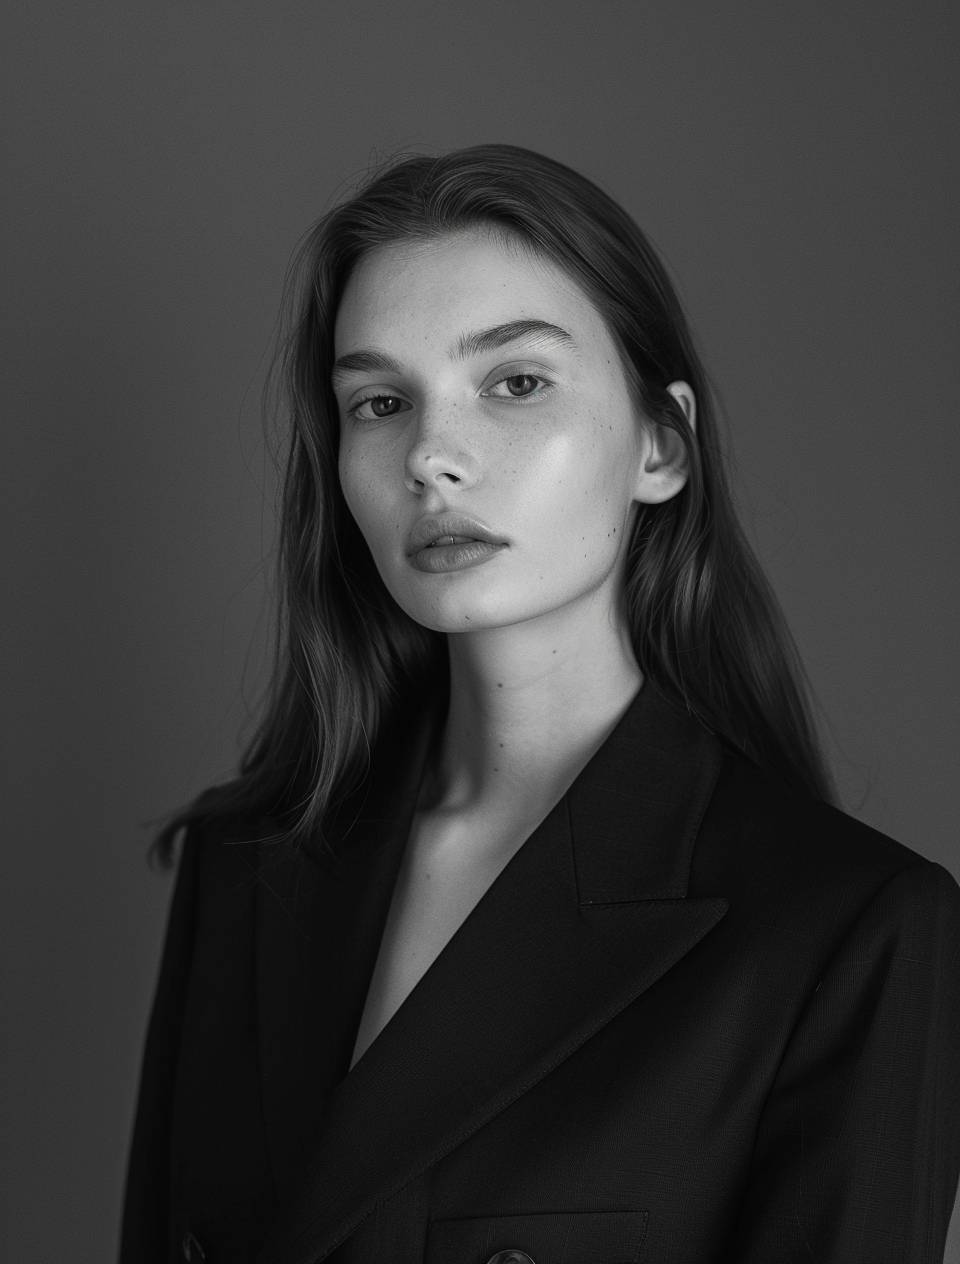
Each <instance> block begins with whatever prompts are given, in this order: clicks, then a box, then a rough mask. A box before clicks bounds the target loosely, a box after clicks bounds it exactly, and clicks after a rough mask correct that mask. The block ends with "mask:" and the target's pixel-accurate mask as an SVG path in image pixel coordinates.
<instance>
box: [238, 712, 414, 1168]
mask: <svg viewBox="0 0 960 1264" xmlns="http://www.w3.org/2000/svg"><path fill="white" fill-rule="evenodd" d="M421 718H422V722H421V723H419V724H415V727H414V731H413V733H412V734H411V732H410V729H409V725H408V727H407V728H406V729H405V730H402V729H400V728H399V726H398V725H397V724H394V725H392V726H390V727H389V728H388V729H387V730H386V732H385V734H384V735H383V737H382V738H381V740H380V741H379V742H378V745H377V755H376V757H375V759H374V760H373V761H372V768H371V772H370V774H369V776H368V778H367V779H366V781H365V782H364V784H363V785H362V786H361V787H360V789H359V790H357V791H355V792H354V793H353V794H351V795H350V796H349V797H348V798H347V799H346V800H345V802H344V804H343V805H342V806H341V808H340V810H339V811H338V812H337V814H336V817H335V819H334V821H333V822H332V823H331V825H330V830H329V834H330V840H331V843H332V844H333V846H334V848H335V849H336V852H337V856H336V858H333V857H331V856H330V855H329V854H328V853H326V852H324V851H322V850H321V849H320V848H319V847H318V846H314V845H312V846H311V847H310V848H309V850H308V851H306V852H301V853H295V852H293V851H292V850H291V849H289V848H288V847H286V846H276V845H273V844H267V845H261V847H260V850H259V854H258V878H259V881H258V887H257V914H256V916H257V929H256V989H257V1021H258V1042H259V1053H260V1071H261V1093H262V1100H263V1109H264V1118H265V1126H266V1133H267V1143H268V1147H269V1151H270V1161H271V1165H272V1167H273V1171H274V1176H275V1179H276V1182H277V1186H278V1188H279V1189H280V1190H289V1189H291V1188H292V1187H293V1186H295V1185H296V1184H297V1183H298V1182H299V1181H300V1180H302V1177H303V1172H304V1170H305V1168H306V1166H307V1163H308V1159H309V1157H310V1153H311V1149H312V1146H313V1144H314V1142H315V1138H316V1136H317V1134H318V1129H319V1127H320V1122H321V1119H322V1116H323V1112H324V1109H325V1107H326V1105H327V1099H328V1096H329V1094H330V1093H331V1091H332V1090H333V1088H334V1086H335V1085H336V1084H337V1083H338V1082H339V1081H340V1080H342V1079H343V1077H344V1076H345V1075H346V1074H347V1068H348V1066H349V1064H350V1057H351V1054H352V1052H353V1045H354V1040H355V1038H356V1032H357V1027H358V1026H359V1022H360V1015H361V1012H362V1008H363V1003H364V1001H365V999H366V994H367V988H368V986H369V980H370V975H371V974H372V972H373V966H374V962H375V960H376V954H377V950H378V948H379V945H380V937H381V934H382V932H383V925H384V922H385V920H386V916H387V910H388V908H389V905H390V898H391V895H392V893H393V887H394V882H395V880H396V875H397V870H398V869H399V866H400V861H401V858H402V855H403V850H404V846H405V844H406V840H407V836H408V835H409V832H410V825H411V821H412V818H413V813H414V809H415V807H416V800H417V794H418V792H419V786H420V778H421V775H422V769H423V763H424V760H425V758H426V752H427V749H428V746H429V741H430V738H431V736H432V733H433V728H434V724H433V712H432V711H429V710H428V711H427V712H425V713H424V715H423V716H422V717H421Z"/></svg>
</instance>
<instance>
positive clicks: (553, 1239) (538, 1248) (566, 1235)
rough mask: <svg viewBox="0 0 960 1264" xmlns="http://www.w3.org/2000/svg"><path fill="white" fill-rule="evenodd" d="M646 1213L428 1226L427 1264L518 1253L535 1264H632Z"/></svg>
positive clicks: (459, 1263) (475, 1219) (472, 1263)
mask: <svg viewBox="0 0 960 1264" xmlns="http://www.w3.org/2000/svg"><path fill="white" fill-rule="evenodd" d="M647 1215H648V1213H647V1212H645V1211H554V1212H538V1213H536V1214H532V1215H520V1216H464V1217H457V1218H455V1219H453V1218H451V1219H440V1220H432V1221H431V1222H430V1225H429V1228H428V1232H427V1255H426V1264H488V1261H489V1260H490V1257H491V1256H492V1255H496V1253H497V1252H498V1251H510V1250H514V1251H523V1252H524V1253H525V1254H526V1255H528V1256H529V1257H530V1259H531V1260H533V1262H534V1264H636V1261H637V1260H639V1259H640V1251H641V1249H642V1248H643V1240H644V1238H645V1237H646V1233H647Z"/></svg>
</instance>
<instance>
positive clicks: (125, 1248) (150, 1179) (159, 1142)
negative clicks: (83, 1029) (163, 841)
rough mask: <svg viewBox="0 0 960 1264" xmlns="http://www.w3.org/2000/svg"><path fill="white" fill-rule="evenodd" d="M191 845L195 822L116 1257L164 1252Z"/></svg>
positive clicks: (164, 966) (169, 937) (178, 888)
mask: <svg viewBox="0 0 960 1264" xmlns="http://www.w3.org/2000/svg"><path fill="white" fill-rule="evenodd" d="M198 852H199V843H198V839H197V837H196V834H195V827H189V828H188V829H187V831H186V833H185V836H184V840H183V847H182V849H181V852H180V859H179V862H178V865H177V874H176V881H175V883H174V888H173V895H172V898H171V901H170V906H169V911H168V915H167V926H166V935H165V939H164V943H163V951H162V955H161V959H160V971H159V975H158V979H157V986H156V990H155V993H154V999H153V1006H152V1009H151V1013H150V1019H149V1023H148V1025H147V1034H146V1041H145V1045H144V1053H143V1059H142V1064H141V1070H140V1087H139V1092H138V1096H137V1106H136V1114H135V1118H134V1126H133V1135H132V1140H131V1144H130V1150H129V1156H128V1162H127V1174H126V1187H125V1191H124V1199H123V1216H122V1224H121V1230H120V1257H119V1258H120V1264H162V1262H164V1261H166V1260H168V1259H169V1241H168V1239H169V1235H170V1175H171V1173H170V1162H171V1144H170V1143H171V1115H172V1108H173V1093H174V1082H175V1077H176V1068H177V1056H178V1050H179V1046H180V1030H181V1024H182V1021H183V1012H184V1002H185V998H186V985H187V976H188V973H189V966H190V957H191V953H192V949H193V926H194V915H195V904H196V885H197V876H196V875H197V863H198V862H197V855H198Z"/></svg>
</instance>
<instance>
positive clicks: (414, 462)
mask: <svg viewBox="0 0 960 1264" xmlns="http://www.w3.org/2000/svg"><path fill="white" fill-rule="evenodd" d="M457 414H458V410H457V408H456V406H450V407H444V406H443V405H434V406H432V407H431V408H430V410H429V412H427V411H426V410H424V411H422V412H421V415H420V417H419V418H418V424H417V428H416V432H415V434H414V437H413V440H412V442H411V444H410V447H409V448H408V449H407V455H406V460H405V479H404V481H405V483H406V485H407V488H408V489H409V490H410V491H412V492H417V493H422V492H423V491H424V490H425V489H426V488H428V487H430V486H431V485H433V484H436V485H437V486H440V487H442V486H444V485H446V484H453V485H455V486H458V487H460V486H470V485H471V484H473V483H475V482H476V481H477V478H478V477H479V464H478V461H477V457H476V454H475V453H473V452H472V451H470V450H469V448H468V446H467V444H466V443H465V442H464V436H463V432H462V424H461V423H462V422H463V421H464V418H463V417H462V416H459V417H458V415H457Z"/></svg>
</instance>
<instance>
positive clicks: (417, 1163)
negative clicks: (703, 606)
mask: <svg viewBox="0 0 960 1264" xmlns="http://www.w3.org/2000/svg"><path fill="white" fill-rule="evenodd" d="M425 727H426V725H424V726H422V729H423V728H425ZM422 729H421V734H420V736H419V737H418V740H417V743H416V745H415V746H414V747H413V748H411V751H410V753H409V755H408V758H407V759H406V760H405V761H404V762H403V770H402V775H401V777H400V779H399V780H394V782H393V783H392V784H391V785H388V786H386V788H385V789H386V796H387V797H386V800H385V801H386V802H388V803H390V804H392V805H393V806H392V813H390V814H384V813H381V818H382V817H383V816H384V815H388V817H389V821H388V823H387V828H386V829H385V831H384V833H383V834H382V836H381V837H380V838H379V840H378V838H377V837H376V833H377V831H376V830H375V829H374V830H371V829H370V828H369V821H365V823H364V824H363V825H362V826H361V828H360V830H359V831H358V834H357V838H356V845H357V850H356V855H355V858H354V857H352V858H351V862H350V865H349V866H348V868H347V869H346V870H345V874H346V876H344V877H342V878H341V879H339V880H337V881H329V880H327V879H326V878H325V877H323V876H322V875H321V876H318V875H315V876H314V877H313V878H311V880H310V885H309V895H308V897H307V899H306V900H305V902H304V904H303V908H304V909H310V910H311V916H320V917H326V918H328V922H327V926H328V930H327V931H323V930H320V931H318V932H315V934H314V941H313V943H312V944H311V945H310V946H309V948H308V950H307V951H308V952H309V953H314V952H316V951H317V950H318V949H322V950H323V952H324V953H325V954H326V960H325V961H322V960H318V959H317V958H316V957H314V958H313V959H312V960H307V959H305V958H304V956H303V955H302V954H303V949H302V948H301V949H300V950H298V952H297V953H294V954H293V955H294V956H296V957H297V959H296V960H293V957H292V956H291V954H292V953H293V950H292V949H291V948H290V946H289V942H290V939H291V936H290V935H289V933H284V932H283V931H282V930H280V931H279V932H278V933H275V934H272V933H271V932H270V931H269V924H272V925H273V926H274V927H277V926H278V921H277V917H276V915H275V914H274V913H269V912H268V910H269V907H270V901H269V900H265V902H264V912H265V919H264V920H265V923H267V924H268V925H267V926H265V930H266V932H267V934H266V938H267V943H266V944H265V945H264V947H265V948H266V951H265V952H264V953H263V955H262V958H261V961H262V965H261V989H260V995H261V1001H262V1004H263V1008H264V1017H265V1018H266V1019H267V1021H268V1022H269V1013H267V1012H266V1011H269V1010H270V1009H271V1006H272V1005H274V1004H275V1003H276V1001H275V989H276V987H277V976H276V975H275V974H274V973H273V971H275V970H277V969H281V968H283V965H284V963H286V964H288V965H289V967H290V969H291V972H292V974H294V975H296V976H297V977H299V978H300V979H301V980H308V981H309V986H310V987H311V988H312V989H313V995H312V996H311V997H308V998H307V997H305V998H304V1002H305V1003H306V1004H307V1005H308V1006H312V1007H313V1008H312V1010H311V1011H310V1012H311V1013H312V1015H313V1016H314V1017H313V1018H306V1019H303V1018H301V1019H300V1020H296V1019H293V1020H289V1019H287V1018H284V1019H283V1020H282V1021H280V1022H279V1023H275V1024H274V1026H273V1030H272V1031H271V1032H266V1030H265V1034H264V1054H265V1058H266V1062H267V1063H268V1064H270V1063H271V1062H272V1064H273V1070H272V1072H268V1073H269V1078H270V1080H271V1081H272V1082H273V1083H274V1085H275V1088H274V1090H273V1091H272V1093H271V1094H269V1095H268V1097H269V1099H270V1100H272V1101H273V1103H274V1110H275V1112H276V1113H275V1127H274V1128H273V1129H272V1131H273V1132H274V1133H275V1135H279V1134H280V1133H281V1132H282V1127H281V1125H280V1122H279V1121H280V1118H281V1115H282V1116H283V1117H284V1118H286V1119H289V1118H290V1117H291V1116H290V1115H289V1114H288V1112H289V1111H291V1110H292V1111H293V1112H294V1114H296V1112H297V1110H300V1111H303V1109H304V1100H303V1097H302V1096H301V1097H297V1098H296V1101H294V1100H293V1098H294V1096H295V1092H294V1088H293V1084H292V1082H291V1063H290V1061H289V1057H290V1053H291V1045H290V1043H289V1042H290V1041H293V1040H295V1039H297V1038H298V1035H299V1036H300V1038H301V1040H302V1043H301V1046H300V1047H301V1048H302V1049H307V1050H309V1049H311V1048H313V1049H314V1050H315V1051H316V1052H315V1054H314V1056H315V1057H316V1058H317V1059H318V1061H317V1063H316V1067H315V1069H318V1075H319V1079H318V1078H317V1075H311V1069H310V1067H306V1068H304V1067H303V1066H301V1067H300V1068H299V1072H298V1073H297V1074H296V1079H297V1081H299V1083H300V1085H301V1086H302V1085H303V1084H307V1083H310V1084H312V1087H311V1088H310V1090H309V1093H308V1097H309V1099H310V1101H311V1103H312V1106H311V1108H310V1109H309V1110H308V1112H307V1113H308V1114H309V1115H310V1119H309V1123H308V1124H307V1125H305V1126H304V1127H302V1128H301V1132H300V1138H299V1144H298V1145H297V1146H296V1147H294V1146H291V1145H288V1146H287V1147H286V1148H285V1156H286V1157H282V1158H281V1171H282V1173H283V1175H284V1177H285V1178H288V1179H295V1185H294V1190H293V1193H292V1196H291V1197H290V1199H289V1202H288V1204H287V1206H286V1207H285V1209H284V1211H283V1212H282V1214H281V1216H280V1217H279V1218H278V1221H277V1224H276V1226H275V1231H274V1233H273V1234H272V1236H271V1238H270V1240H269V1241H268V1242H267V1243H266V1245H265V1246H264V1249H263V1251H262V1252H261V1254H260V1256H259V1257H258V1264H307V1261H310V1262H311V1264H314V1262H317V1261H320V1260H322V1259H324V1258H325V1257H326V1256H327V1255H328V1254H329V1253H330V1252H331V1251H332V1250H334V1249H335V1248H336V1246H338V1245H339V1243H341V1242H342V1241H343V1240H344V1239H345V1238H346V1237H348V1236H349V1234H350V1233H352V1232H353V1231H354V1229H355V1228H356V1227H357V1225H358V1224H359V1223H360V1222H361V1221H362V1220H363V1219H364V1217H365V1216H367V1215H368V1214H369V1213H370V1212H371V1210H372V1209H373V1207H374V1205H375V1203H376V1202H377V1201H379V1200H382V1199H384V1198H387V1197H389V1196H390V1195H392V1194H393V1193H395V1192H396V1191H397V1190H399V1189H400V1188H401V1187H402V1186H403V1185H405V1184H406V1183H407V1182H408V1181H410V1180H411V1179H413V1178H414V1177H415V1176H417V1175H418V1174H419V1173H420V1172H422V1171H424V1170H425V1169H426V1168H427V1167H429V1166H430V1165H431V1164H432V1163H435V1162H436V1161H438V1160H439V1159H440V1158H442V1157H443V1155H445V1154H447V1153H448V1152H449V1151H450V1150H452V1149H453V1148H454V1147H456V1146H457V1145H460V1144H461V1143H462V1142H463V1141H464V1140H466V1138H467V1137H469V1136H470V1135H471V1133H473V1132H475V1131H476V1130H477V1129H478V1128H480V1127H481V1126H482V1125H483V1124H484V1123H485V1122H486V1121H487V1120H489V1119H491V1118H492V1117H493V1116H494V1115H496V1114H497V1113H498V1112H499V1111H501V1110H503V1109H504V1108H505V1107H506V1106H508V1105H509V1104H510V1103H511V1102H512V1101H514V1100H515V1099H516V1098H517V1097H519V1096H520V1095H521V1094H522V1093H523V1092H525V1091H527V1090H528V1089H529V1088H531V1087H532V1086H533V1085H534V1084H536V1083H537V1082H538V1081H539V1080H540V1079H541V1078H542V1077H543V1076H545V1075H546V1074H548V1073H549V1072H550V1071H551V1070H552V1069H553V1068H554V1067H556V1066H557V1065H558V1064H559V1063H560V1062H562V1061H563V1060H564V1059H565V1058H567V1057H569V1056H570V1055H571V1054H572V1053H573V1052H574V1051H575V1050H576V1049H578V1048H579V1047H580V1045H582V1044H583V1042H584V1041H586V1040H588V1039H589V1038H590V1036H591V1035H593V1034H594V1033H595V1032H596V1031H598V1030H599V1029H600V1028H601V1027H602V1026H603V1025H604V1024H605V1023H607V1022H609V1021H610V1020H611V1019H612V1018H614V1017H615V1016H616V1015H617V1014H618V1013H619V1012H620V1011H621V1010H622V1009H623V1008H624V1007H625V1006H626V1005H629V1004H630V1003H631V1002H632V1001H633V1000H635V999H636V998H637V997H638V996H640V995H641V993H642V992H643V991H644V990H645V989H646V988H648V987H650V986H651V984H653V983H654V982H656V980H657V979H659V978H660V977H661V976H662V975H663V974H664V973H665V972H666V971H667V970H669V969H670V967H671V966H672V965H674V964H675V963H676V962H677V961H679V960H680V958H681V957H683V956H684V955H685V954H686V953H687V952H689V950H690V949H691V948H692V947H693V946H694V945H695V944H696V943H697V942H699V940H701V939H702V938H703V936H704V935H706V934H707V933H708V932H709V931H710V930H711V929H712V927H713V926H714V925H716V923H717V922H718V921H719V920H720V918H721V917H722V916H723V915H724V913H725V912H726V909H727V903H726V901H725V900H724V899H722V898H720V897H717V898H712V899H687V898H686V891H687V883H688V875H689V867H690V859H691V855H692V849H693V844H694V840H695V837H696V832H697V829H698V827H699V823H700V820H701V818H702V815H703V812H704V810H705V807H706V804H707V802H708V800H709V797H710V794H711V792H712V789H713V785H714V782H715V780H716V777H717V774H718V771H719V765H720V758H721V755H720V746H719V742H718V741H717V740H716V739H715V738H714V737H713V736H712V735H711V734H710V733H709V732H708V731H707V730H706V729H705V728H703V727H702V726H701V725H700V724H699V723H698V722H696V721H695V720H693V719H692V718H691V717H689V716H688V715H687V714H686V713H685V712H683V711H681V710H679V709H678V708H676V707H674V706H673V705H672V704H669V703H667V702H666V701H665V700H664V699H663V698H661V697H660V695H659V694H658V693H657V692H656V691H655V689H654V688H653V686H652V685H650V684H649V683H647V684H645V685H644V687H643V688H642V689H641V690H640V692H639V693H638V694H637V696H636V697H635V698H634V700H633V701H632V702H631V704H630V706H629V707H628V708H627V710H626V712H625V713H624V715H623V716H622V717H621V719H620V721H619V723H618V724H617V726H616V727H615V729H614V730H613V732H612V733H611V734H610V736H609V737H608V738H607V740H606V741H605V742H604V743H603V745H602V746H601V747H600V749H599V750H598V751H597V752H596V753H595V754H594V756H593V758H592V759H591V760H590V761H589V763H588V764H587V765H586V766H585V767H584V769H583V770H582V771H581V773H580V774H579V776H578V777H577V778H576V780H575V781H574V783H573V785H572V786H571V787H570V789H569V790H568V791H567V793H566V794H565V795H564V796H563V797H562V798H561V799H560V801H559V802H558V803H557V804H556V805H555V806H554V807H553V808H552V810H551V811H550V812H549V813H548V815H547V816H546V818H545V819H544V820H543V821H542V822H541V823H540V825H539V826H538V827H537V828H536V830H535V831H534V832H533V833H532V834H531V835H530V837H529V838H528V839H527V840H526V841H525V843H524V844H523V846H522V847H520V849H519V850H518V851H517V852H516V853H515V855H514V856H513V857H512V859H511V860H510V862H509V863H508V864H507V865H506V867H505V868H504V869H503V870H502V872H501V873H500V874H499V876H498V877H497V878H496V880H495V881H494V882H493V884H492V885H491V886H490V888H489V889H488V890H487V892H486V893H485V894H484V896H483V897H482V898H481V900H480V901H479V902H478V904H477V905H476V906H475V908H474V909H473V910H472V912H471V913H470V914H469V916H468V917H467V918H466V920H465V921H464V922H463V924H462V925H461V926H460V927H459V929H458V930H457V932H456V933H455V934H454V936H453V937H452V938H451V939H450V941H449V942H448V944H447V945H446V947H445V948H444V949H443V951H442V952H441V953H440V954H439V956H438V957H437V958H436V960H435V961H434V963H433V964H432V966H431V967H430V968H429V969H428V970H427V972H426V973H425V974H424V976H423V977H422V979H421V980H420V982H419V983H418V985H417V986H416V987H415V988H414V990H413V991H412V992H411V993H410V995H409V996H408V998H407V999H406V1001H405V1002H404V1004H403V1005H402V1006H401V1007H400V1009H399V1010H398V1011H397V1013H396V1014H395V1015H394V1017H393V1018H392V1020H391V1021H390V1023H389V1024H388V1025H387V1026H386V1027H385V1028H384V1030H383V1032H382V1033H381V1034H380V1036H379V1037H378V1038H377V1039H376V1040H375V1041H374V1042H373V1044H372V1045H371V1046H370V1047H369V1049H368V1050H367V1051H366V1053H365V1054H364V1056H363V1057H362V1058H361V1059H360V1061H359V1062H358V1063H357V1065H356V1067H355V1068H354V1069H353V1070H352V1071H351V1072H350V1073H349V1074H345V1075H343V1076H342V1078H340V1079H339V1082H337V1080H336V1074H335V1071H336V1069H339V1070H340V1071H341V1072H343V1071H345V1062H344V1050H346V1054H345V1057H346V1059H348V1058H349V1052H350V1051H349V1049H347V1044H348V1043H349V1044H350V1045H351V1046H352V1040H353V1035H354V1033H355V1031H356V1026H357V1023H358V1021H359V1014H360V1009H361V1007H362V1005H363V1001H364V999H365V994H366V986H367V983H368V981H369V977H370V973H371V972H372V969H373V963H374V959H375V955H376V951H377V948H378V946H379V936H380V933H381V931H382V928H383V922H384V920H385V918H386V913H387V908H388V905H389V899H390V895H391V892H392V884H393V879H394V878H395V876H396V871H397V869H398V867H399V861H400V858H401V855H402V851H403V847H404V844H405V842H406V837H407V835H408V833H409V826H410V822H411V819H412V814H413V809H414V806H415V803H416V798H417V793H418V791H419V783H420V775H421V773H422V768H423V761H424V759H425V756H426V751H427V739H426V737H425V736H424V735H423V731H422ZM368 802H369V801H368ZM373 807H374V808H376V807H377V802H376V800H374V801H373ZM371 819H374V818H371ZM354 859H355V862H356V863H355V864H354V863H353V862H354ZM302 891H303V888H302V889H301V893H302ZM345 910H346V912H345ZM353 919H355V921H353ZM348 920H351V921H353V926H352V927H346V922H347V921H348ZM331 929H332V934H331ZM354 930H356V931H357V932H358V933H357V934H356V935H355V939H354V941H353V945H352V946H351V942H350V936H351V935H352V934H353V933H354ZM344 935H346V939H345V940H344V939H343V938H341V937H343V936H344ZM335 939H336V941H337V942H336V943H335V942H334V940H335ZM271 943H272V944H273V947H272V948H271V947H270V944H271ZM338 952H339V953H340V954H341V955H340V956H337V955H336V954H337V953H338ZM331 954H332V955H331ZM344 954H346V955H344ZM341 963H345V973H344V976H343V979H342V980H337V979H334V978H332V977H331V976H332V975H335V974H336V973H337V969H338V967H339V965H340V964H341ZM298 1023H299V1024H301V1026H300V1031H299V1033H298V1031H297V1030H296V1028H297V1026H298ZM317 1024H320V1025H323V1024H331V1025H330V1026H329V1027H328V1028H327V1030H326V1032H325V1033H324V1032H322V1031H320V1030H318V1028H317ZM311 1026H312V1027H313V1030H312V1032H311V1031H310V1030H309V1029H310V1028H311ZM281 1032H282V1034H283V1037H284V1046H285V1047H282V1048H270V1049H268V1048H266V1045H268V1044H270V1043H271V1042H272V1041H274V1040H276V1039H277V1038H278V1035H279V1034H280V1033H281ZM324 1034H325V1035H326V1036H327V1037H328V1038H330V1041H331V1046H332V1047H334V1048H336V1049H337V1051H338V1052H337V1054H336V1056H335V1058H334V1061H339V1068H336V1069H335V1068H333V1067H332V1065H331V1060H330V1055H329V1054H328V1055H327V1057H326V1060H324V1058H323V1055H322V1054H321V1053H320V1045H321V1044H322V1043H323V1040H322V1039H318V1037H322V1036H323V1035H324ZM281 1064H282V1065H281ZM284 1074H285V1075H286V1077H287V1079H286V1083H287V1085H288V1087H287V1088H286V1089H282V1088H277V1087H276V1085H278V1084H279V1082H280V1081H281V1079H282V1078H283V1076H284ZM304 1074H306V1075H307V1079H303V1078H302V1076H303V1075H304ZM269 1114H270V1111H269V1109H268V1117H269ZM281 1148H283V1147H281ZM305 1156H308V1157H306V1158H305ZM304 1158H305V1161H304ZM298 1170H299V1177H296V1175H295V1174H296V1172H297V1171H298Z"/></svg>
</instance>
